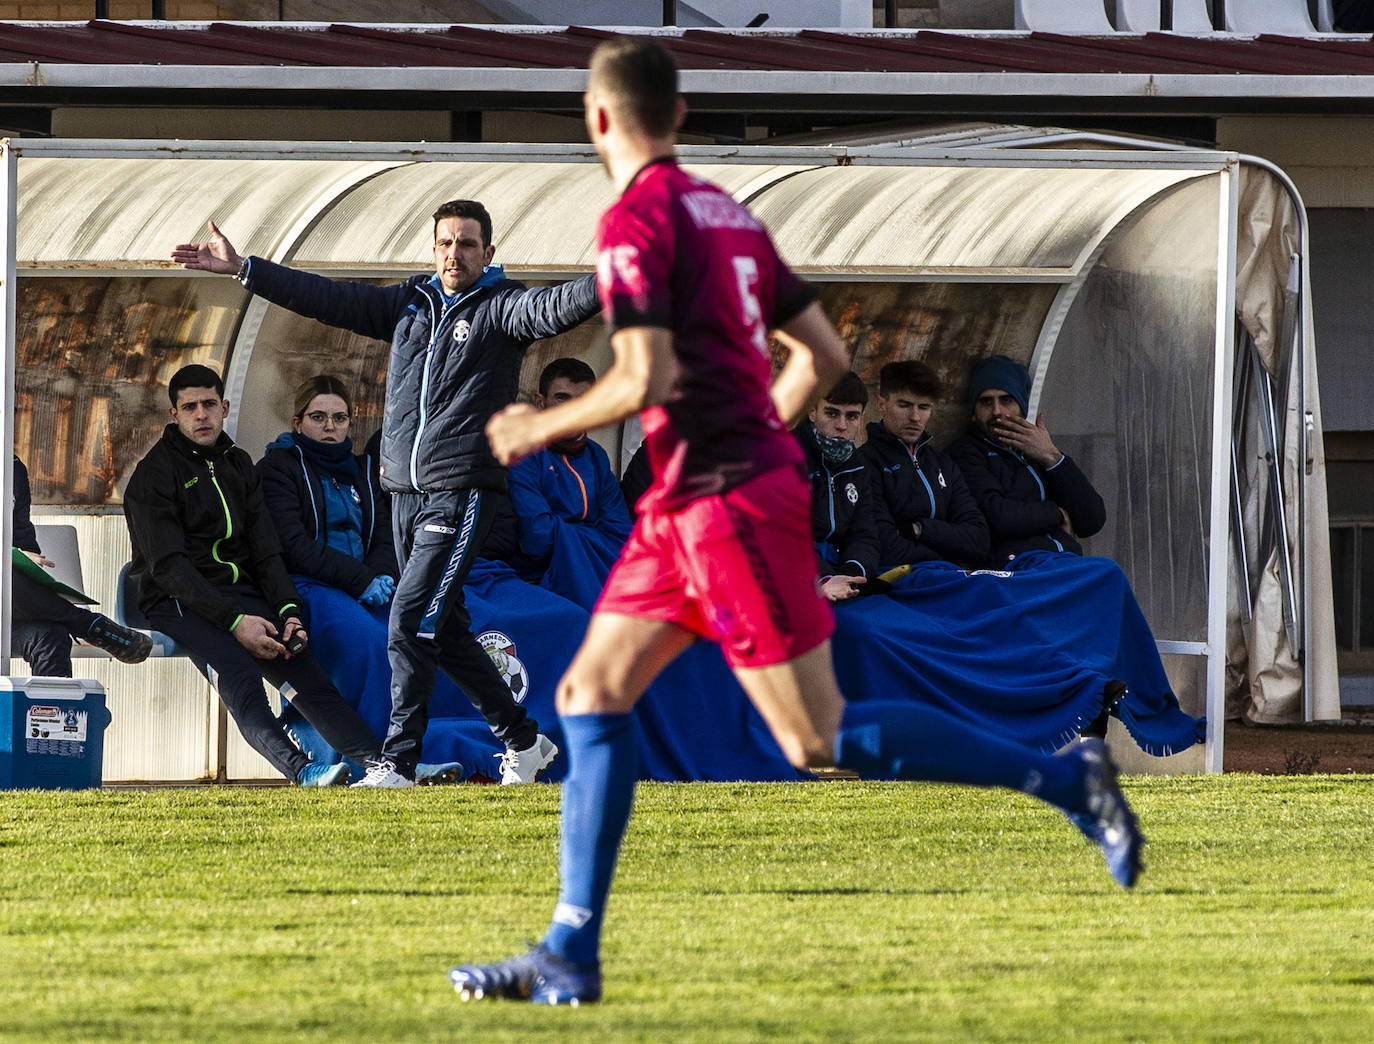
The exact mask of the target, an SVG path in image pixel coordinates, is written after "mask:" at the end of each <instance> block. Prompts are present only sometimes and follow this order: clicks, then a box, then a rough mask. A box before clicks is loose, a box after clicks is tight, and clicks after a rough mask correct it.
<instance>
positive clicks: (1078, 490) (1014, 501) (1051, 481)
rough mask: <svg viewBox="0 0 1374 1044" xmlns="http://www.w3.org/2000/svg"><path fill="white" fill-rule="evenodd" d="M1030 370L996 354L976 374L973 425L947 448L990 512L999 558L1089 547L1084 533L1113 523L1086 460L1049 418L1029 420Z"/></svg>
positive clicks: (998, 562) (971, 392)
mask: <svg viewBox="0 0 1374 1044" xmlns="http://www.w3.org/2000/svg"><path fill="white" fill-rule="evenodd" d="M1030 388H1031V379H1030V373H1029V372H1028V371H1027V370H1026V368H1025V367H1024V366H1022V365H1021V364H1020V363H1019V362H1016V361H1015V360H1013V359H1009V358H1008V357H1007V356H1005V355H989V356H988V357H987V358H986V359H983V360H982V361H981V362H979V363H978V365H977V366H975V367H974V369H973V376H972V378H971V379H970V381H969V389H968V401H969V413H970V414H971V415H972V418H973V419H972V420H970V421H969V425H968V430H967V431H966V432H965V433H964V434H963V435H961V436H960V437H959V438H957V439H955V440H954V441H953V442H952V443H950V444H949V447H948V449H947V450H946V452H947V453H948V454H949V456H950V458H951V459H952V460H953V461H954V462H955V463H956V464H958V465H959V470H960V471H962V472H963V474H964V481H965V482H967V483H968V488H969V491H970V492H971V493H972V494H973V497H974V499H975V500H976V501H977V502H978V507H979V508H980V509H981V510H982V512H983V516H984V517H985V518H986V519H987V520H988V529H989V531H990V532H991V535H992V554H991V556H990V560H991V563H992V565H993V566H994V567H996V568H1001V567H1002V566H1005V565H1006V564H1007V562H1008V561H1010V560H1011V559H1012V558H1014V557H1015V556H1017V555H1019V554H1020V553H1021V552H1022V551H1068V552H1071V553H1073V554H1075V555H1081V554H1082V553H1083V545H1082V544H1080V543H1079V540H1080V539H1083V538H1086V537H1090V536H1092V535H1093V534H1094V533H1097V532H1098V531H1099V530H1101V529H1102V527H1103V526H1104V525H1106V523H1107V508H1106V506H1105V505H1103V503H1102V497H1101V496H1099V495H1098V492H1097V490H1096V489H1094V488H1093V484H1092V483H1091V482H1089V481H1088V477H1087V476H1086V475H1084V474H1083V472H1082V471H1080V470H1079V468H1078V465H1077V464H1075V463H1074V462H1073V461H1072V460H1070V459H1069V458H1068V457H1066V456H1065V455H1064V454H1063V453H1060V452H1059V449H1058V447H1056V446H1055V444H1054V440H1053V439H1051V438H1050V433H1049V429H1048V428H1046V427H1045V421H1044V418H1042V417H1038V418H1036V421H1035V423H1034V424H1032V423H1031V422H1030V421H1028V420H1026V410H1027V408H1028V406H1027V404H1028V402H1029V400H1030Z"/></svg>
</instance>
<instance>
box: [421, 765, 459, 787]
mask: <svg viewBox="0 0 1374 1044" xmlns="http://www.w3.org/2000/svg"><path fill="white" fill-rule="evenodd" d="M471 775H472V773H471V772H469V771H468V770H467V769H466V768H465V767H464V766H463V763H462V762H461V761H444V762H440V763H439V764H437V765H430V764H426V763H424V762H422V763H420V764H419V765H416V766H415V785H416V786H417V787H444V786H451V785H452V784H454V783H461V782H463V780H465V779H467V778H468V777H469V776H471Z"/></svg>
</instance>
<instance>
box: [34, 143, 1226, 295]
mask: <svg viewBox="0 0 1374 1044" xmlns="http://www.w3.org/2000/svg"><path fill="white" fill-rule="evenodd" d="M44 144H52V145H56V144H57V143H44ZM334 150H335V151H334V152H332V153H330V152H328V151H327V150H324V149H320V150H318V152H319V153H320V154H321V155H322V156H324V157H325V158H318V159H316V158H307V157H309V156H310V155H311V150H310V149H309V147H302V148H298V149H297V150H296V151H294V152H290V153H282V152H278V154H277V155H276V156H275V157H272V158H267V157H266V156H264V157H263V158H250V159H242V158H210V157H207V156H205V155H204V154H201V155H198V156H197V157H196V158H189V159H186V158H161V157H160V156H159V155H158V154H157V152H156V148H155V147H154V148H149V149H148V153H150V154H151V156H152V158H133V157H132V156H130V157H113V158H110V157H106V158H85V157H57V156H45V155H33V154H32V153H33V152H35V151H37V152H40V153H41V152H42V151H44V150H43V149H42V148H41V147H40V148H38V149H34V148H33V146H32V144H30V143H25V147H24V150H23V151H22V152H21V156H20V159H19V179H18V180H19V214H20V219H19V228H18V244H17V246H18V251H17V260H18V263H19V266H20V268H21V269H28V270H35V269H36V270H40V271H41V270H48V271H71V270H73V269H76V270H85V271H90V272H99V271H119V270H128V269H133V270H147V269H150V268H152V269H156V268H168V267H170V266H169V264H168V262H167V261H166V258H167V253H168V250H169V248H170V246H171V245H172V244H173V243H177V242H184V241H188V240H193V239H197V238H203V237H204V236H205V235H206V233H207V220H208V219H209V218H211V217H213V218H214V219H215V221H216V222H217V223H218V224H219V226H220V227H221V228H222V229H224V230H225V231H226V233H227V234H229V236H230V237H231V239H233V241H234V243H235V246H236V247H238V249H239V250H240V251H241V252H243V253H256V254H260V255H262V256H267V257H273V258H276V259H279V260H283V261H290V262H293V263H295V264H298V265H302V266H307V267H315V268H321V269H326V270H335V271H339V270H351V271H359V272H369V271H370V272H377V273H381V272H394V271H401V272H408V271H414V270H417V269H418V270H424V269H425V268H428V267H429V266H430V264H431V263H432V262H431V257H430V244H431V242H432V240H431V238H430V236H431V225H430V219H429V214H430V213H431V212H432V209H433V207H434V206H435V204H436V203H437V202H439V201H442V200H444V199H453V198H475V199H481V200H483V201H485V202H486V203H487V205H488V207H489V208H490V209H491V211H492V216H493V220H494V222H495V225H496V243H497V248H498V252H497V260H498V261H500V262H502V263H504V264H505V265H507V266H508V267H510V268H512V269H516V270H519V271H521V272H524V273H528V274H534V273H549V274H554V273H566V272H571V271H585V270H587V269H589V268H590V267H591V266H592V264H593V239H594V235H595V227H596V219H597V217H598V215H599V214H600V213H601V211H602V210H603V209H604V207H605V206H606V205H607V204H609V203H610V202H611V201H612V200H613V198H614V191H613V189H612V186H611V185H610V183H609V181H608V180H607V178H606V176H605V174H604V172H603V171H602V170H601V167H600V165H599V164H598V163H596V162H595V161H594V160H593V159H592V158H591V157H590V156H589V154H588V152H587V150H586V149H585V147H578V146H566V147H564V148H563V150H562V151H561V152H560V151H559V150H558V149H556V148H552V149H551V148H549V147H544V148H543V149H541V150H538V151H535V152H533V153H531V152H529V151H528V150H526V151H525V152H522V151H521V150H517V149H502V148H501V147H499V146H480V147H469V148H467V149H466V150H465V149H464V148H463V147H461V146H455V147H434V146H420V147H416V148H414V149H407V148H404V147H399V146H392V147H375V146H358V147H357V148H356V149H355V150H354V154H355V155H357V156H359V157H360V158H355V159H348V158H341V157H343V156H344V155H346V153H345V151H344V150H345V147H342V146H335V147H334ZM245 152H248V153H253V149H252V148H251V147H248V148H245ZM25 153H28V154H25ZM254 154H255V155H260V154H261V153H254ZM683 154H684V156H683V158H684V160H685V161H686V162H687V163H688V166H689V168H690V169H692V170H694V171H696V172H698V173H701V174H703V175H704V176H709V177H710V179H711V180H712V181H715V182H716V183H718V184H721V185H722V186H723V187H725V188H726V189H728V190H729V191H731V192H733V193H734V194H735V195H736V196H737V197H739V198H741V199H745V200H747V201H748V202H749V203H750V205H751V206H752V207H753V209H754V211H755V212H756V213H757V214H758V215H759V216H760V217H761V218H762V219H763V220H764V221H765V222H766V223H767V224H768V225H769V227H770V229H771V230H772V232H773V234H774V237H775V239H776V241H777V243H778V246H779V249H780V250H781V252H782V254H783V255H784V256H785V257H787V258H788V260H789V262H790V263H791V264H792V265H793V266H794V267H796V268H797V269H799V270H800V271H803V272H806V273H808V274H810V275H812V276H813V277H820V278H827V277H829V278H845V277H850V276H860V277H861V276H879V275H880V276H883V277H886V278H897V279H903V278H905V279H911V278H919V279H932V278H934V279H941V278H955V279H961V278H962V279H988V280H1013V281H1019V280H1024V279H1042V280H1048V281H1066V280H1069V279H1071V278H1073V277H1074V276H1075V275H1076V274H1078V272H1079V270H1080V269H1081V268H1082V266H1083V265H1084V264H1085V263H1086V262H1087V260H1088V259H1089V258H1090V257H1091V255H1092V251H1093V248H1094V247H1095V245H1096V244H1098V243H1100V242H1101V241H1102V239H1103V238H1104V237H1105V236H1106V235H1108V234H1109V233H1110V232H1111V230H1112V229H1113V228H1114V227H1115V226H1116V225H1117V224H1118V223H1119V222H1120V221H1121V220H1122V219H1123V218H1124V217H1125V216H1126V215H1128V214H1130V213H1131V212H1132V211H1134V210H1135V209H1136V208H1138V207H1139V206H1141V205H1142V204H1144V203H1146V202H1147V201H1148V200H1150V199H1151V198H1152V197H1154V196H1156V195H1158V194H1159V193H1161V192H1164V191H1166V190H1167V189H1169V188H1170V187H1172V186H1174V185H1177V184H1179V183H1181V182H1183V181H1186V180H1189V179H1191V178H1194V177H1198V176H1200V175H1202V174H1205V173H1207V172H1209V171H1216V170H1218V169H1221V168H1222V167H1224V165H1225V162H1226V160H1225V158H1224V157H1223V156H1222V154H1217V153H1207V154H1200V155H1199V154H1194V155H1192V156H1190V158H1189V162H1188V163H1180V162H1178V161H1177V160H1176V159H1175V158H1174V157H1161V156H1160V155H1159V154H1157V153H1156V154H1152V155H1149V156H1145V155H1142V154H1136V155H1130V154H1122V153H1114V154H1109V155H1103V154H1096V155H1095V156H1090V155H1085V154H1084V153H1082V152H1076V153H1063V154H1053V153H1048V152H1046V151H1045V150H1037V151H1035V152H1033V153H1032V152H1024V153H1020V154H1014V153H1010V152H1008V151H999V152H997V153H996V154H995V156H994V155H992V154H984V155H979V154H975V153H969V152H964V153H962V154H961V155H959V156H958V157H957V158H955V157H951V156H949V155H947V154H946V155H941V154H935V153H929V154H925V155H922V154H921V153H919V152H915V153H913V152H912V151H910V150H908V151H905V152H903V153H901V154H900V155H898V154H896V153H891V152H888V153H884V152H883V150H867V151H865V150H847V149H792V150H769V149H739V150H733V151H731V152H722V151H721V150H713V149H705V148H687V149H684V150H683ZM163 155H167V153H165V152H164V153H163ZM219 155H220V156H223V153H222V152H221V153H220V154H219Z"/></svg>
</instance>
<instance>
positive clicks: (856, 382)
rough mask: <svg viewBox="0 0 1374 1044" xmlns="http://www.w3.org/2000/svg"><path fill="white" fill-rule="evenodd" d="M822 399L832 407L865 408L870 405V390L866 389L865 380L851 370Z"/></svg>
mask: <svg viewBox="0 0 1374 1044" xmlns="http://www.w3.org/2000/svg"><path fill="white" fill-rule="evenodd" d="M821 398H822V399H824V400H825V401H826V402H828V403H830V405H832V406H859V407H863V406H867V405H868V389H867V388H866V387H864V382H863V379H862V378H861V377H860V376H859V375H858V374H857V373H855V372H854V371H853V370H850V371H849V372H848V373H846V374H845V375H844V376H843V377H841V378H840V379H839V380H838V381H836V382H835V387H833V388H831V389H830V390H829V391H828V392H826V393H825V394H824V395H822V396H821Z"/></svg>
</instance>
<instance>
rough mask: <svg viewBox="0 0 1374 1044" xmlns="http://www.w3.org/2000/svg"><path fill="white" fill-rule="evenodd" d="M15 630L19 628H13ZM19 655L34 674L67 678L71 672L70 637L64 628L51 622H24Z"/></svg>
mask: <svg viewBox="0 0 1374 1044" xmlns="http://www.w3.org/2000/svg"><path fill="white" fill-rule="evenodd" d="M15 630H16V631H18V630H19V628H15ZM23 630H24V632H25V633H24V635H23V639H22V642H19V643H16V644H19V645H20V652H21V655H22V656H23V657H24V660H25V661H26V662H27V663H28V665H29V669H30V670H31V671H33V673H34V674H36V675H41V676H43V677H49V678H69V677H71V673H72V638H71V635H70V634H68V633H67V630H66V628H63V627H60V626H58V625H57V624H53V623H39V624H26V625H25V626H24V629H23Z"/></svg>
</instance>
